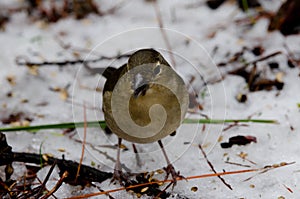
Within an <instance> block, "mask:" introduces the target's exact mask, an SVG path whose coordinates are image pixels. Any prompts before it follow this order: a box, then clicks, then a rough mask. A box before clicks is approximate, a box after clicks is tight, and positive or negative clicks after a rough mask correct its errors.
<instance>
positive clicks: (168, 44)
mask: <svg viewBox="0 0 300 199" xmlns="http://www.w3.org/2000/svg"><path fill="white" fill-rule="evenodd" d="M153 5H154V8H155V13H156V18H157V21H158V25H159V28H160V32H161V34H162V36H163V39H164V40H165V43H166V46H167V49H168V51H169V53H170V58H171V63H172V66H173V67H175V66H176V62H175V58H174V55H173V53H172V47H171V44H170V41H169V39H168V36H167V33H166V31H165V29H164V24H163V21H162V17H161V12H160V10H159V7H158V3H157V1H154V2H153Z"/></svg>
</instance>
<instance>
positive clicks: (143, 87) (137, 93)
mask: <svg viewBox="0 0 300 199" xmlns="http://www.w3.org/2000/svg"><path fill="white" fill-rule="evenodd" d="M149 87H150V86H149V84H143V85H141V86H139V87H138V88H136V89H135V90H134V92H133V96H134V97H135V98H138V97H139V96H141V95H142V96H143V95H145V94H146V92H147V90H148V89H149Z"/></svg>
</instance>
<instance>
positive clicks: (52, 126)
mask: <svg viewBox="0 0 300 199" xmlns="http://www.w3.org/2000/svg"><path fill="white" fill-rule="evenodd" d="M238 122H239V123H265V124H276V123H277V121H276V120H263V119H226V120H221V119H185V120H184V121H183V123H185V124H223V123H238ZM83 126H84V122H75V123H74V122H69V123H58V124H45V125H36V126H18V127H4V128H0V131H3V132H9V131H38V130H46V129H69V128H83ZM99 126H100V127H101V128H102V129H104V128H105V127H106V124H105V121H90V122H87V127H99Z"/></svg>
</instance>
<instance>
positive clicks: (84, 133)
mask: <svg viewBox="0 0 300 199" xmlns="http://www.w3.org/2000/svg"><path fill="white" fill-rule="evenodd" d="M83 121H84V125H83V141H82V149H81V157H80V161H79V164H78V169H77V173H76V177H75V182H77V179H78V176H79V173H80V167H81V165H82V161H83V156H84V149H85V143H86V129H87V123H86V107H85V103H84V102H83Z"/></svg>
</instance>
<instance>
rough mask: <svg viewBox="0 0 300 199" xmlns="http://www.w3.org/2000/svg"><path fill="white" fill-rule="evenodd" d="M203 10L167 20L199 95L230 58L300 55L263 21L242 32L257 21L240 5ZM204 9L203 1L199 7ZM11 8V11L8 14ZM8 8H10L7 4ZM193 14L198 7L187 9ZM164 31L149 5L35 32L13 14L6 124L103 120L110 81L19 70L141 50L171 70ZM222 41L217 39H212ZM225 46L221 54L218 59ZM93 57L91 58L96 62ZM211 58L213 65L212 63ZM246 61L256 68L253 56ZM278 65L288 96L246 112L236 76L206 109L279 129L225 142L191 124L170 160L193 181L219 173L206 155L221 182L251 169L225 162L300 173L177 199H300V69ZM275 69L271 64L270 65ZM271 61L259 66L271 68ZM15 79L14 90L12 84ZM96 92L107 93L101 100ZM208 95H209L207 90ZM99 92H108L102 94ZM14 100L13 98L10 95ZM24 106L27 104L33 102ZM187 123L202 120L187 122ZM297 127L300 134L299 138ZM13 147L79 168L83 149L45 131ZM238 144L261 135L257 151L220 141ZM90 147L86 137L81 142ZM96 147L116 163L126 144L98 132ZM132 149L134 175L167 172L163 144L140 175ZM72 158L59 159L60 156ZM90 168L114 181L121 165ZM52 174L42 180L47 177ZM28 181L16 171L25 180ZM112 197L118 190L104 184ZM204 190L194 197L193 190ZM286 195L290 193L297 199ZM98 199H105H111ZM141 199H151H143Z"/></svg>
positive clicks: (252, 130) (15, 138) (1, 85)
mask: <svg viewBox="0 0 300 199" xmlns="http://www.w3.org/2000/svg"><path fill="white" fill-rule="evenodd" d="M197 2H198V1H190V2H183V1H171V0H170V1H159V4H158V5H159V9H160V12H161V19H162V21H163V24H164V27H165V28H166V30H165V32H166V33H167V36H168V39H169V41H170V43H171V49H172V51H173V52H174V53H175V55H176V56H175V63H176V65H175V68H176V70H177V71H178V72H179V73H180V74H181V75H182V76H183V78H184V79H185V81H186V82H188V81H189V80H190V78H191V76H195V77H196V81H195V82H194V85H193V86H195V88H196V89H197V85H198V87H200V86H199V85H200V84H201V81H202V80H201V76H203V77H204V80H206V81H209V80H211V79H216V78H218V77H220V73H222V72H224V71H219V70H218V68H217V67H216V66H215V64H214V63H219V62H222V61H226V60H224V58H225V54H226V53H228V52H230V53H231V54H234V53H235V52H238V51H240V50H241V49H242V48H243V47H245V46H246V47H249V48H252V47H254V46H256V45H262V46H263V47H264V48H265V49H266V51H265V52H264V55H267V54H270V53H272V52H275V51H277V50H280V51H283V52H284V53H285V52H286V49H285V48H284V44H286V45H287V46H288V47H289V48H290V50H291V51H292V52H294V53H295V54H296V55H298V56H299V55H300V51H299V45H300V37H299V35H294V36H289V37H283V36H282V35H281V34H280V33H278V32H272V33H268V32H267V31H266V29H267V26H268V23H269V22H268V20H267V19H264V18H263V19H260V20H259V21H257V23H256V24H255V25H254V26H253V27H247V26H246V25H245V26H243V25H237V24H236V23H234V20H235V19H241V18H246V17H247V16H248V15H250V14H251V13H247V14H245V13H242V12H241V11H240V10H239V9H238V8H237V7H236V6H235V5H234V4H230V3H227V4H225V5H223V6H222V7H221V8H219V9H218V10H215V11H211V10H210V9H209V8H207V7H206V6H205V5H204V4H203V5H199V4H198V3H197ZM199 2H201V1H199ZM265 2H268V3H265V4H266V5H267V6H268V9H269V10H273V11H274V10H277V9H278V7H279V6H280V2H279V1H275V0H273V1H271V0H269V1H265ZM99 3H100V5H102V6H101V9H106V8H109V7H111V6H114V5H113V4H112V3H108V2H104V1H99ZM9 4H10V1H8V2H7V3H5V6H8V5H9ZM3 5H4V4H3ZM188 5H193V6H188ZM157 27H158V20H157V16H156V11H155V7H154V6H153V4H151V3H147V2H146V1H137V0H132V1H124V2H123V4H122V6H121V7H120V9H118V10H117V11H116V12H115V13H114V14H109V15H105V16H95V15H91V16H89V17H87V18H85V19H83V20H74V19H73V18H66V19H64V20H60V21H59V22H57V23H52V24H44V23H43V22H41V21H37V22H32V21H30V19H28V18H27V17H26V14H25V13H17V14H14V15H13V17H12V19H11V21H10V22H9V23H8V24H7V25H6V30H5V31H3V32H0V43H1V47H0V48H1V54H0V70H1V73H0V92H1V95H0V100H1V101H0V102H1V109H0V117H1V118H5V117H8V116H9V115H10V114H12V113H17V112H24V113H25V114H26V115H28V116H30V117H31V118H33V121H32V122H31V124H30V125H37V124H49V123H60V122H70V121H82V120H83V107H82V106H81V104H82V103H83V102H85V103H86V104H87V106H88V110H87V112H88V113H87V114H88V120H95V119H103V114H102V112H101V100H102V99H101V87H102V86H103V82H104V79H103V78H102V77H101V76H100V75H91V74H90V73H89V71H87V70H86V69H85V68H83V67H82V65H80V64H78V65H67V66H63V67H62V68H59V67H58V66H44V67H42V68H39V69H38V75H33V74H32V73H31V72H30V71H29V70H28V68H27V67H23V66H17V65H16V63H15V58H16V57H17V56H23V57H26V58H27V59H29V60H30V61H36V62H42V61H64V60H74V59H78V58H82V59H92V58H95V57H97V56H98V55H105V56H115V55H117V54H118V53H127V52H133V51H134V50H136V49H138V48H147V47H148V48H149V47H151V48H155V49H158V50H160V52H161V53H162V54H163V55H164V56H165V57H166V59H168V60H169V61H170V62H171V57H170V55H169V53H168V48H167V46H166V43H165V40H164V39H163V36H162V33H161V31H160V29H159V28H157ZM214 32H216V35H215V36H214V37H213V38H210V37H209V35H211V34H212V33H214ZM58 41H63V42H64V43H65V44H70V45H71V46H73V47H74V48H77V49H86V50H87V53H86V52H83V51H80V50H76V54H75V53H74V51H72V50H65V49H63V48H62V47H61V45H59V42H58ZM216 46H218V50H217V51H216V53H214V54H213V53H212V52H213V49H214V48H215V47H216ZM89 51H92V53H88V52H89ZM208 55H211V57H212V58H211V59H210V58H209V56H208ZM247 56H248V57H247V61H251V60H254V59H255V56H253V55H251V54H248V55H247ZM270 60H271V61H277V62H278V63H279V69H278V70H277V71H276V72H274V73H273V74H270V75H271V76H275V75H276V73H277V72H282V73H283V81H284V83H285V85H284V89H283V90H282V91H276V90H273V91H260V92H254V93H249V94H248V101H247V102H246V103H244V104H243V103H238V102H237V101H236V99H235V97H236V95H237V94H238V93H240V92H247V88H246V83H245V82H244V80H243V79H242V78H240V77H237V76H230V75H227V76H226V78H225V79H224V81H222V82H219V83H215V84H213V85H209V86H208V87H207V90H204V91H203V90H201V91H202V93H204V97H203V98H202V99H201V103H202V105H203V107H204V110H203V112H202V113H204V114H207V115H208V116H209V117H211V118H215V119H223V118H228V119H243V118H247V117H249V116H252V118H255V119H275V120H277V121H278V122H279V124H254V123H251V124H249V126H247V127H234V128H231V129H229V130H228V131H225V132H222V127H223V126H222V125H206V129H205V130H204V131H202V125H192V124H183V125H182V126H181V127H180V129H179V130H178V133H177V135H176V136H175V137H170V138H166V139H165V140H164V143H165V144H166V148H167V152H168V154H169V156H170V159H171V160H172V161H173V163H174V165H175V167H176V168H177V169H178V170H180V172H181V174H182V175H184V176H193V175H200V174H206V173H211V172H212V171H211V169H210V168H209V166H208V165H207V163H206V161H205V160H204V159H203V155H202V154H201V151H200V150H199V148H198V145H199V144H202V145H203V146H204V149H205V151H206V152H207V154H208V158H209V160H210V161H211V162H212V164H213V165H214V167H215V169H216V170H217V171H219V172H222V170H223V169H224V170H226V171H234V170H240V169H247V168H245V167H241V166H237V165H232V164H227V163H225V160H229V161H230V162H236V163H240V164H245V165H250V166H251V168H261V167H264V166H266V165H272V164H275V163H280V162H296V163H295V164H293V165H290V166H287V167H283V168H279V169H275V170H273V171H270V172H267V173H264V174H261V175H257V176H255V177H254V178H252V179H251V180H249V181H244V180H245V179H247V178H248V177H250V176H253V175H254V174H253V173H251V174H238V175H228V176H225V177H224V178H225V180H226V181H227V182H228V183H229V184H230V185H231V186H232V187H233V190H229V189H228V188H227V187H226V186H225V185H224V184H223V183H222V182H221V181H220V180H219V179H218V178H204V179H194V180H189V181H188V182H187V181H180V182H178V185H177V186H176V187H175V189H174V190H173V192H172V193H173V194H172V197H171V198H184V197H186V198H278V197H280V196H283V197H285V198H299V197H300V191H299V185H298V183H299V179H300V172H299V166H300V165H299V161H300V158H299V155H298V153H299V152H300V148H299V140H300V134H299V133H300V121H299V118H300V109H299V107H297V104H299V103H300V92H299V85H300V78H299V67H298V68H297V67H296V68H294V69H291V68H288V66H287V64H286V56H283V55H279V56H276V57H274V58H271V59H270ZM270 60H268V61H270ZM125 61H126V59H122V60H116V61H114V60H111V61H103V62H97V63H93V64H92V67H105V66H107V65H112V66H119V65H121V64H122V63H124V62H125ZM266 63H267V61H264V62H262V63H259V64H258V66H260V67H263V66H264V65H266ZM7 77H12V78H13V79H14V82H15V84H14V83H10V82H8V81H7ZM67 85H69V87H68V88H67V91H68V93H69V97H68V99H67V100H65V98H64V97H63V96H60V93H59V92H53V91H50V89H49V88H65V87H66V86H67ZM96 88H99V89H98V90H96ZM198 89H200V88H198ZM99 90H100V91H99ZM8 93H11V96H8V95H7V94H8ZM25 99H26V100H27V101H25ZM187 117H198V118H201V116H200V115H199V114H198V115H191V114H188V115H187ZM291 126H292V127H293V129H291ZM6 135H7V139H8V142H9V144H10V145H11V146H12V147H13V150H14V151H23V152H33V153H39V148H40V145H41V143H43V145H42V151H43V152H46V153H52V154H54V156H56V157H61V155H62V154H65V156H66V158H67V159H71V160H75V161H79V159H80V154H81V145H80V144H79V143H75V142H74V141H72V140H70V139H69V138H68V137H67V136H61V130H48V131H41V132H38V133H36V134H32V133H28V132H17V133H6ZM235 135H252V136H255V137H256V138H257V143H252V144H249V145H246V146H233V147H232V148H229V149H222V148H221V147H220V143H219V142H220V140H218V139H219V138H220V136H222V138H223V141H226V140H228V138H230V137H232V136H235ZM76 137H82V129H78V135H76ZM87 142H88V143H91V144H92V145H93V146H95V147H96V148H97V149H98V150H101V151H102V152H107V154H108V155H109V156H111V157H115V155H116V150H115V149H110V148H107V147H103V146H102V145H107V144H108V145H114V144H116V143H117V138H116V137H115V136H113V135H112V136H106V135H105V134H104V133H103V131H101V130H100V129H99V128H94V129H89V130H88V136H87ZM124 144H125V145H126V146H127V147H128V148H129V150H128V151H124V152H122V153H121V157H122V162H123V163H124V164H125V165H126V166H127V167H128V168H130V169H131V170H132V171H135V172H136V171H153V170H156V169H159V168H162V167H164V166H165V162H164V161H161V160H162V159H163V157H162V154H161V152H160V151H159V147H158V144H156V143H153V144H147V145H137V147H138V150H139V151H140V152H141V158H142V166H141V167H138V166H137V165H136V162H135V157H134V153H133V150H132V148H131V144H130V143H129V142H124ZM62 148H63V149H65V152H60V151H59V150H58V149H62ZM87 149H88V151H87V153H86V154H85V157H84V163H85V164H87V165H91V162H95V163H96V166H97V167H99V168H101V169H103V170H107V171H112V168H113V165H114V163H113V162H112V161H111V160H109V159H107V158H106V157H105V156H104V155H102V154H100V153H99V152H98V151H96V150H94V149H92V148H91V147H89V146H88V147H87ZM241 152H243V153H246V154H248V156H247V159H249V160H251V161H253V162H254V163H256V164H255V165H254V164H252V163H250V162H247V161H245V160H243V159H241V158H240V157H239V156H238V154H240V153H241ZM48 169H49V168H44V169H43V170H42V172H40V173H39V175H40V177H41V178H42V179H43V177H44V176H45V175H46V174H47V170H48ZM22 172H23V171H16V174H15V175H16V176H17V174H22ZM57 178H58V176H53V177H52V180H50V181H49V184H48V185H49V187H50V188H51V186H53V185H54V184H55V183H56V180H55V179H57ZM100 186H101V188H102V189H104V190H109V189H113V188H116V187H118V186H117V185H109V182H104V183H102V184H101V185H100ZM194 186H196V187H198V191H196V192H193V191H192V190H191V188H192V187H194ZM286 187H289V188H290V189H291V190H292V191H293V193H291V192H290V191H289V190H288V189H287V188H286ZM97 191H98V190H97V189H95V188H85V189H84V190H81V188H80V187H72V186H69V185H65V186H64V187H63V188H61V189H59V190H58V192H57V193H56V194H55V195H56V196H58V197H59V198H62V197H67V196H69V197H70V196H72V195H78V194H83V193H90V192H97ZM112 196H113V197H115V198H135V196H134V195H131V194H129V193H127V192H125V191H121V192H116V193H112ZM106 197H107V196H102V197H100V196H98V197H97V198H106ZM142 198H147V197H145V196H142Z"/></svg>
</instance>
